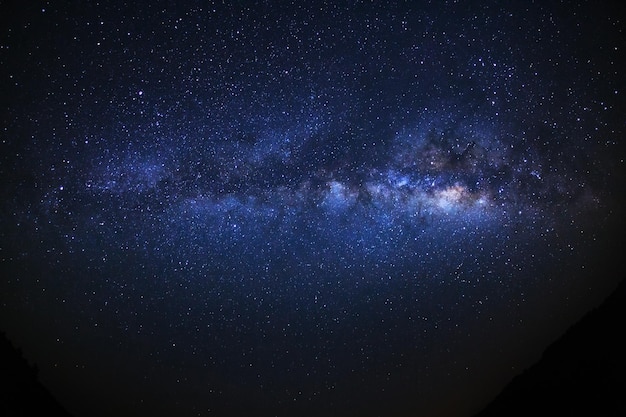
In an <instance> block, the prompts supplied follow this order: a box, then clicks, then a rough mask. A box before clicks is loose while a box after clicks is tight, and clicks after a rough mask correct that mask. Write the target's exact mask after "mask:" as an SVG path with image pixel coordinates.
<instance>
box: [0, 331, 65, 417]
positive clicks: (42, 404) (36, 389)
mask: <svg viewBox="0 0 626 417" xmlns="http://www.w3.org/2000/svg"><path fill="white" fill-rule="evenodd" d="M37 374H38V369H37V366H36V365H33V366H31V365H29V364H28V362H27V360H26V359H25V358H24V357H23V356H22V352H21V351H20V350H19V349H16V348H15V347H14V346H13V345H12V344H11V342H10V341H9V339H7V337H6V335H5V334H4V332H0V387H1V388H0V415H1V416H5V417H13V416H53V417H72V415H71V414H70V413H68V412H67V411H66V410H65V409H64V408H63V407H62V406H61V405H60V404H59V403H58V402H57V400H56V399H55V398H54V397H53V396H52V394H51V393H50V392H49V391H48V390H47V389H46V388H45V387H44V386H43V385H42V384H41V383H40V382H39V380H38V378H37Z"/></svg>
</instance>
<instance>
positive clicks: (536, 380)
mask: <svg viewBox="0 0 626 417" xmlns="http://www.w3.org/2000/svg"><path fill="white" fill-rule="evenodd" d="M625 317H626V281H622V282H621V284H620V285H619V286H618V287H617V289H616V290H615V291H614V292H613V293H612V294H611V295H610V296H609V297H608V298H607V299H606V301H605V302H604V303H603V304H602V305H600V306H599V307H598V308H596V309H594V310H592V311H591V312H589V313H588V314H586V315H585V316H584V317H583V318H582V319H581V320H580V321H579V322H577V323H576V324H575V325H574V326H572V327H570V329H569V330H568V331H567V332H566V333H565V334H564V335H563V336H562V337H561V338H559V339H558V340H557V341H556V342H555V343H553V344H552V345H550V346H549V347H548V348H547V349H546V351H545V352H544V354H543V356H542V358H541V360H540V361H539V362H537V363H536V364H534V365H533V366H531V367H530V368H529V369H527V370H526V371H525V372H524V373H522V374H521V375H518V376H517V377H515V378H514V379H513V380H512V381H511V382H510V383H509V385H507V386H506V387H505V388H504V390H503V391H502V392H501V393H500V394H499V395H498V396H497V397H496V398H495V400H494V401H493V402H492V403H491V404H489V405H488V406H487V407H486V408H485V409H484V410H483V411H482V412H480V413H479V414H477V415H476V416H475V417H494V416H507V417H511V416H513V417H515V416H530V415H532V416H556V415H563V416H565V415H589V416H591V415H596V416H625V415H626V396H625V393H626V338H624V321H625V320H624V318H625Z"/></svg>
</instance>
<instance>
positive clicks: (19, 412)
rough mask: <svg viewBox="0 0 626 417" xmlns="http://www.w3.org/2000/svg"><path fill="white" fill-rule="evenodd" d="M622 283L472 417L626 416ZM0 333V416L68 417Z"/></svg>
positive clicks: (625, 285)
mask: <svg viewBox="0 0 626 417" xmlns="http://www.w3.org/2000/svg"><path fill="white" fill-rule="evenodd" d="M625 313H626V281H622V282H621V284H620V285H619V286H618V287H617V289H616V290H615V291H614V292H613V293H612V294H611V295H610V296H609V297H608V298H607V299H606V300H605V302H604V303H603V304H602V305H600V306H599V307H598V308H596V309H594V310H592V311H591V312H589V313H588V314H587V315H585V316H584V317H583V318H582V319H581V320H580V321H579V322H578V323H576V324H575V325H574V326H572V327H571V328H570V329H569V330H568V331H567V332H566V333H565V334H564V335H563V336H562V337H561V338H559V339H558V340H557V341H556V342H555V343H553V344H552V345H551V346H550V347H548V348H547V349H546V351H545V352H544V354H543V356H542V358H541V360H540V361H539V362H537V363H536V364H535V365H533V366H531V367H530V368H529V369H527V370H526V371H525V372H524V373H522V374H521V375H519V376H517V377H515V378H514V379H513V380H512V381H511V383H509V385H508V386H507V387H505V389H504V390H503V391H502V392H501V393H500V394H499V395H498V396H497V397H496V399H495V400H494V401H493V402H492V403H491V404H489V405H488V406H487V407H486V408H485V409H484V410H483V411H482V412H480V413H478V414H477V415H475V416H474V417H493V416H507V417H510V416H513V417H514V416H524V417H525V416H528V415H533V416H544V415H545V416H548V415H549V416H554V415H602V416H624V415H626V397H625V396H624V393H626V340H625V339H624V338H623V329H624V318H625V317H626V314H625ZM37 373H38V371H37V367H36V365H33V366H31V365H29V364H28V362H27V360H26V359H25V358H24V357H23V356H22V353H21V351H20V350H19V349H16V348H15V347H14V346H13V345H12V344H11V342H10V341H9V340H8V339H7V337H6V335H5V334H4V333H3V332H0V386H1V387H2V388H1V389H0V415H2V416H7V417H8V416H30V415H45V416H62V417H71V416H72V415H71V414H69V413H68V412H67V411H66V410H65V409H64V408H63V407H62V406H61V405H60V404H59V403H58V402H57V401H56V400H55V399H54V397H53V396H52V394H51V393H50V392H49V391H48V390H47V389H46V388H45V387H44V386H43V385H42V384H41V383H40V382H39V381H38V378H37Z"/></svg>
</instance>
